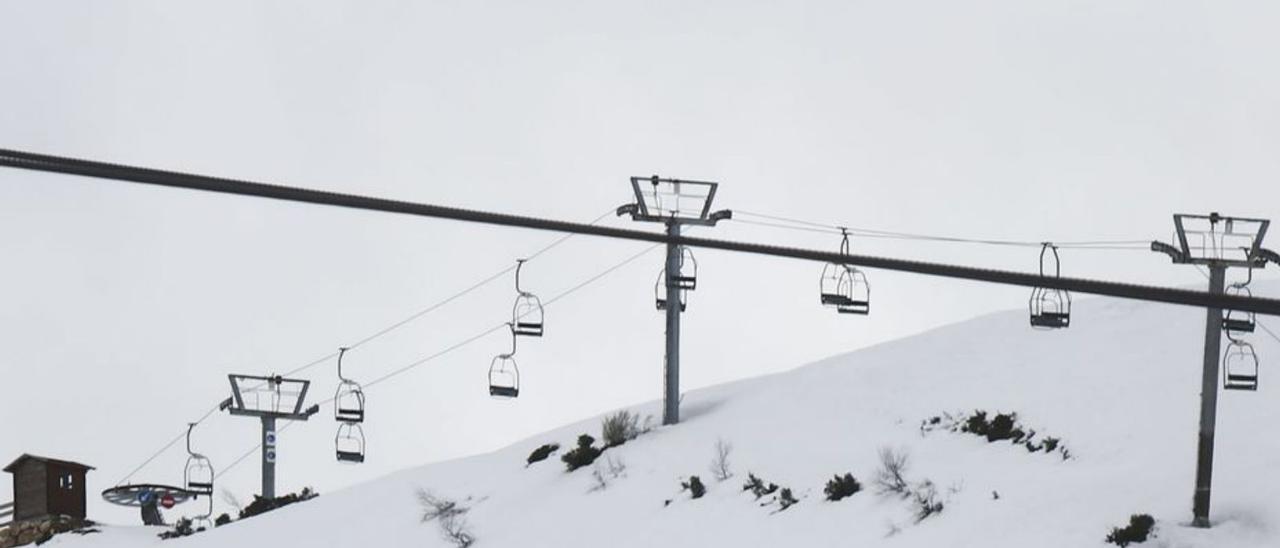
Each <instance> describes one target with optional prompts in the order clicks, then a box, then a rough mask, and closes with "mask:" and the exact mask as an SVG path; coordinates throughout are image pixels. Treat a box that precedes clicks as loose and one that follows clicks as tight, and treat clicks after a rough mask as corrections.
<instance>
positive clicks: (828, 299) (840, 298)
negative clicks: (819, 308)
mask: <svg viewBox="0 0 1280 548" xmlns="http://www.w3.org/2000/svg"><path fill="white" fill-rule="evenodd" d="M822 304H825V305H835V306H848V305H852V304H853V299H850V298H849V297H848V296H845V295H840V294H834V293H823V294H822Z"/></svg>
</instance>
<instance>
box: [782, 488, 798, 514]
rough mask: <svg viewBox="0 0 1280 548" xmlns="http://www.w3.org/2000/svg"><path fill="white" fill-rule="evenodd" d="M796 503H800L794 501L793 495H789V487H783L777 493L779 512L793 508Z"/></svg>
mask: <svg viewBox="0 0 1280 548" xmlns="http://www.w3.org/2000/svg"><path fill="white" fill-rule="evenodd" d="M798 502H800V501H799V500H797V499H796V497H795V495H792V494H791V488H790V487H783V488H782V490H781V491H779V492H778V505H780V506H781V508H779V509H778V511H779V512H781V511H783V510H786V509H787V508H791V507H792V506H795V504H796V503H798Z"/></svg>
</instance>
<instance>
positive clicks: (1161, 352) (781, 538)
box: [54, 283, 1280, 548]
mask: <svg viewBox="0 0 1280 548" xmlns="http://www.w3.org/2000/svg"><path fill="white" fill-rule="evenodd" d="M1278 290H1280V285H1278V284H1274V283H1272V284H1259V287H1258V289H1257V290H1256V291H1255V293H1256V294H1260V295H1274V294H1277V293H1280V291H1278ZM871 321H874V316H873V317H872V318H871ZM1263 321H1264V322H1265V321H1267V319H1266V318H1263ZM1203 322H1204V312H1203V311H1202V310H1199V309H1194V308H1188V307H1175V306H1165V305H1156V304H1144V303H1138V302H1133V301H1123V300H1113V299H1084V300H1080V301H1079V302H1078V303H1077V306H1076V308H1075V311H1074V314H1073V318H1072V327H1071V328H1070V329H1068V330H1065V331H1058V332H1043V331H1034V330H1032V329H1030V328H1029V327H1028V326H1027V318H1026V313H1025V311H1020V310H1019V311H1010V312H1004V313H998V314H992V315H988V316H984V317H980V318H977V319H974V320H970V321H966V322H963V323H959V324H954V325H950V326H946V327H943V328H939V329H936V330H933V331H930V332H927V333H923V334H920V335H917V336H913V337H909V338H906V339H901V340H898V341H893V342H889V343H885V344H881V345H878V346H875V347H871V348H866V349H863V350H859V351H856V352H851V353H848V354H844V355H840V356H835V357H832V358H829V359H826V360H822V361H820V362H818V363H814V364H810V365H807V366H804V367H801V368H798V369H795V370H793V371H790V372H787V373H783V374H778V375H772V376H768V377H761V378H755V379H749V380H744V381H740V382H736V383H731V384H727V385H721V386H717V387H712V388H708V389H704V390H698V391H694V392H690V393H688V394H686V396H685V398H684V403H683V413H684V416H683V418H684V422H683V423H682V424H680V425H678V426H675V427H663V428H657V429H655V430H653V431H651V432H649V433H647V434H645V435H643V436H641V437H639V438H638V439H636V440H634V441H631V442H629V443H627V444H625V445H623V446H620V447H615V448H612V449H609V450H608V451H607V452H606V453H605V455H607V456H609V457H612V458H613V459H615V461H617V462H621V463H624V464H625V471H624V472H622V473H621V474H620V475H619V477H617V478H615V479H612V480H610V481H609V485H608V486H607V487H606V488H605V489H603V490H593V484H594V483H595V481H594V480H593V478H592V474H591V469H590V468H587V469H582V470H579V471H577V472H574V473H566V472H565V470H564V466H563V464H562V463H561V462H560V460H559V456H560V455H561V454H563V452H564V451H565V450H567V449H568V448H570V447H572V445H573V443H574V440H575V439H576V438H577V436H578V434H581V433H588V434H591V435H592V436H595V437H596V438H599V437H600V435H599V431H600V426H599V422H600V418H599V417H594V418H591V419H587V420H585V421H583V422H580V423H576V424H572V425H569V426H566V427H564V428H561V429H558V430H555V431H551V432H547V433H545V434H541V435H538V436H535V437H532V438H529V439H527V440H524V441H521V442H519V443H516V444H513V445H511V446H509V447H507V448H505V449H502V450H499V451H496V452H493V453H490V454H485V455H479V456H475V457H470V458H465V459H460V460H455V461H450V462H444V463H438V464H432V465H428V466H423V467H421V468H416V469H411V470H405V471H402V472H398V473H395V474H392V475H389V476H387V477H384V478H382V479H379V480H377V481H373V482H370V483H368V484H364V485H359V486H356V487H353V488H350V489H346V490H343V491H339V492H333V493H325V494H323V495H322V496H321V497H320V498H318V499H316V500H314V501H311V502H307V503H303V504H298V505H295V506H292V507H288V508H285V509H282V510H279V511H277V512H274V513H272V514H268V515H266V516H262V517H259V518H254V519H250V520H246V521H244V522H240V523H235V524H232V525H230V526H226V527H222V528H219V529H216V530H214V531H211V532H207V533H203V534H199V535H196V536H193V537H189V538H185V539H180V540H173V541H163V542H166V543H169V544H166V545H170V544H171V545H174V546H237V547H259V546H261V547H267V546H272V547H277V546H310V547H319V546H333V547H373V546H376V547H379V548H382V547H396V546H405V547H409V546H412V547H423V546H450V544H449V543H448V542H447V541H446V540H445V539H443V538H442V537H441V536H440V534H439V531H438V529H437V527H436V526H435V525H433V524H423V523H420V513H421V509H420V508H419V506H418V504H417V499H416V490H417V489H419V488H426V489H430V490H431V491H432V492H434V493H436V494H438V495H441V496H445V497H449V498H453V499H457V500H460V501H463V504H465V505H468V506H469V507H470V511H469V512H468V513H467V514H466V520H467V522H468V524H469V527H470V529H471V531H472V532H473V533H474V534H475V536H476V538H477V539H478V542H477V544H476V546H485V547H488V546H495V547H498V546H502V547H528V546H548V547H552V546H555V547H565V546H584V547H586V546H591V547H595V546H602V545H608V546H610V547H611V548H621V547H632V546H635V547H639V546H665V547H682V546H688V547H695V546H696V547H706V546H903V547H939V546H974V547H979V546H980V547H993V548H995V547H1020V548H1021V547H1026V546H1045V547H1058V546H1060V547H1072V548H1077V547H1082V546H1086V547H1087V546H1105V545H1104V544H1103V542H1102V539H1103V537H1104V536H1105V535H1106V532H1107V531H1108V530H1109V528H1110V527H1113V526H1117V525H1122V524H1123V523H1124V522H1125V521H1127V519H1128V516H1129V515H1130V514H1134V513H1139V512H1145V513H1150V514H1152V515H1153V516H1155V517H1156V518H1157V520H1158V525H1157V528H1158V529H1157V530H1158V534H1159V537H1158V538H1157V539H1156V540H1155V541H1153V542H1154V545H1157V546H1178V547H1184V546H1204V547H1214V548H1228V547H1237V546H1240V547H1244V546H1259V547H1261V546H1280V530H1277V524H1280V502H1276V501H1275V500H1273V499H1274V497H1272V496H1271V495H1273V494H1274V493H1276V492H1278V491H1280V475H1277V474H1275V473H1274V470H1275V468H1276V465H1277V464H1280V441H1277V436H1276V435H1275V433H1274V432H1273V430H1272V429H1271V428H1270V427H1271V426H1272V425H1274V424H1276V422H1277V419H1278V418H1280V401H1277V400H1276V399H1275V398H1273V397H1271V394H1272V393H1273V392H1274V391H1275V388H1273V385H1274V384H1275V383H1276V382H1280V372H1276V371H1275V370H1274V369H1273V368H1269V367H1267V366H1268V364H1271V363H1276V362H1277V361H1280V344H1277V343H1276V341H1275V340H1273V339H1271V338H1269V337H1268V336H1267V335H1266V334H1265V333H1263V332H1259V333H1258V334H1257V335H1255V336H1254V337H1252V341H1253V342H1254V344H1255V346H1256V347H1257V350H1258V352H1259V355H1260V357H1261V358H1262V361H1263V367H1262V373H1261V383H1260V389H1259V391H1258V392H1253V393H1248V392H1224V393H1223V394H1222V396H1221V397H1220V400H1219V415H1218V417H1219V418H1218V431H1217V452H1216V461H1215V476H1214V496H1213V518H1214V521H1215V522H1216V523H1217V526H1216V527H1215V528H1213V529H1210V530H1199V529H1192V528H1189V527H1186V526H1185V525H1184V524H1185V522H1187V521H1189V519H1190V506H1191V491H1192V482H1193V474H1194V463H1195V459H1194V456H1195V442H1196V424H1197V417H1198V394H1199V389H1200V385H1199V382H1200V359H1201V358H1200V353H1201V342H1202V341H1201V337H1202V334H1203V330H1204V325H1203ZM1271 323H1272V324H1274V325H1275V327H1280V321H1274V320H1273V321H1271ZM850 329H857V322H856V321H853V322H851V323H850ZM1273 330H1274V328H1273ZM976 408H981V409H986V410H989V411H1014V412H1017V413H1018V415H1019V419H1020V420H1021V421H1023V422H1024V423H1025V424H1028V425H1030V426H1032V427H1034V428H1036V429H1038V430H1041V431H1042V432H1043V433H1046V434H1049V435H1053V436H1056V437H1060V438H1062V439H1063V440H1064V442H1065V443H1066V444H1067V445H1068V446H1069V447H1070V450H1071V453H1072V455H1073V457H1072V458H1071V459H1070V460H1065V461H1064V460H1063V459H1061V458H1060V457H1058V456H1056V455H1046V454H1044V453H1030V452H1028V451H1026V450H1025V449H1024V448H1021V447H1018V446H1015V445H1012V444H1008V443H997V444H988V443H986V441H985V440H982V439H980V438H978V437H975V436H970V435H965V434H953V433H948V432H932V433H929V434H927V435H924V434H922V432H921V430H920V423H921V421H923V420H925V419H927V418H929V417H931V416H934V415H937V414H939V413H943V412H955V411H969V410H973V409H976ZM631 409H632V410H635V411H639V412H640V413H641V414H652V415H654V416H657V415H659V414H660V407H659V405H658V403H657V402H651V403H647V404H644V405H639V406H635V407H633V408H631ZM512 412H513V413H518V412H519V408H518V404H517V406H516V407H513V408H512ZM718 439H723V440H726V441H728V442H730V443H731V444H732V446H733V450H732V453H731V454H730V456H729V460H730V465H731V468H732V471H733V472H734V474H735V476H734V477H733V478H731V479H729V480H727V481H724V482H717V481H715V480H714V479H712V474H711V472H710V470H709V469H708V468H709V465H710V463H711V461H712V459H713V457H714V453H715V450H714V447H715V443H716V441H717V440H718ZM549 442H556V443H559V444H560V445H561V446H562V448H561V450H560V452H559V453H557V454H555V455H553V456H552V457H551V458H549V459H547V460H546V461H544V462H541V463H537V464H534V465H532V466H529V467H526V466H525V457H526V456H527V455H528V454H529V452H530V451H532V450H533V449H534V448H536V447H537V446H539V445H541V444H543V443H549ZM882 447H891V448H895V449H897V450H900V451H903V452H905V453H907V454H908V455H909V456H910V463H909V468H908V470H907V475H908V476H909V478H910V479H912V480H915V481H923V480H925V479H928V480H930V481H932V482H933V483H934V484H935V485H936V486H937V487H938V488H939V492H940V497H941V498H942V499H943V500H944V502H945V508H944V510H943V512H942V513H941V514H940V515H938V516H935V517H931V518H929V519H926V520H924V521H923V522H920V523H916V522H915V519H914V517H913V515H912V509H911V507H910V505H909V503H907V502H904V501H903V500H901V499H897V498H892V497H884V496H878V495H876V494H875V493H874V492H873V489H871V488H870V484H871V480H872V479H873V476H874V472H875V470H876V469H877V467H878V455H877V452H878V451H879V449H880V448H882ZM602 460H603V458H602ZM748 472H752V473H754V474H756V475H758V476H760V477H762V478H764V479H766V480H768V481H772V482H775V483H777V484H779V485H781V486H786V487H790V488H791V489H792V490H793V491H794V493H795V495H796V496H797V498H799V500H800V502H799V503H798V504H797V505H795V506H794V507H792V508H790V509H787V510H786V511H783V512H778V511H777V507H776V506H773V505H771V506H764V507H762V506H761V505H760V504H761V502H763V501H757V500H756V499H755V498H754V497H752V496H751V495H750V494H747V493H744V492H742V488H741V487H742V483H743V481H744V480H745V479H746V477H747V474H748ZM846 472H849V473H852V474H853V475H854V476H855V477H857V478H858V479H859V480H861V481H862V483H863V484H864V486H867V489H866V490H865V491H863V492H861V493H858V494H856V495H854V496H852V497H850V498H848V499H845V500H842V501H839V502H828V501H826V500H824V498H823V493H822V489H823V485H824V483H825V482H826V480H828V479H830V478H831V477H832V475H833V474H837V473H840V474H843V473H846ZM690 475H698V476H700V477H701V479H702V481H703V482H704V483H705V484H706V485H707V487H708V493H707V495H706V496H704V497H702V498H700V499H697V500H693V499H691V498H690V497H689V494H688V493H687V492H682V491H681V487H680V482H681V480H683V479H686V478H687V477H688V476H690ZM995 493H998V498H997V497H996V496H995V495H994V494H995ZM668 500H670V501H671V502H670V504H665V503H666V501H668ZM155 533H156V531H155V530H148V529H144V528H136V527H107V528H106V529H105V531H104V532H103V533H100V534H96V535H89V536H86V537H72V536H66V537H62V538H59V539H58V540H56V541H55V544H54V545H58V546H74V547H79V546H88V547H110V548H114V547H116V546H140V545H150V544H155V543H158V542H161V541H159V540H156V539H155V537H154V535H155Z"/></svg>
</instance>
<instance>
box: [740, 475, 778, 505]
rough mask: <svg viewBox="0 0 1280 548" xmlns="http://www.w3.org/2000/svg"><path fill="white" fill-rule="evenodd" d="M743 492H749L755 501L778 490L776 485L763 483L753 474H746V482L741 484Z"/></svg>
mask: <svg viewBox="0 0 1280 548" xmlns="http://www.w3.org/2000/svg"><path fill="white" fill-rule="evenodd" d="M742 490H743V491H750V492H751V494H752V495H755V496H756V498H757V499H759V498H760V497H763V496H765V495H771V494H773V492H774V491H777V490H778V484H776V483H767V484H766V483H765V481H764V480H762V479H760V478H757V477H756V475H755V474H752V473H750V472H748V473H747V482H746V483H744V484H742Z"/></svg>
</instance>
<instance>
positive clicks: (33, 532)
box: [0, 516, 96, 548]
mask: <svg viewBox="0 0 1280 548" xmlns="http://www.w3.org/2000/svg"><path fill="white" fill-rule="evenodd" d="M92 526H93V522H91V521H88V520H81V519H75V518H69V517H65V516H51V517H44V518H36V519H28V520H22V521H17V522H14V523H12V524H10V525H9V527H7V528H5V529H3V530H0V548H13V547H15V546H26V545H28V544H32V543H35V542H41V543H43V542H44V541H46V540H49V539H51V538H53V536H54V535H57V534H59V533H66V532H68V531H76V532H77V533H80V534H86V533H93V532H96V530H95V529H92V528H91V527H92Z"/></svg>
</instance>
